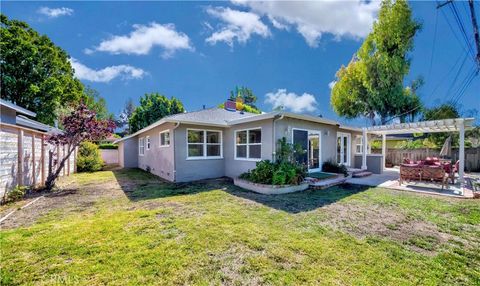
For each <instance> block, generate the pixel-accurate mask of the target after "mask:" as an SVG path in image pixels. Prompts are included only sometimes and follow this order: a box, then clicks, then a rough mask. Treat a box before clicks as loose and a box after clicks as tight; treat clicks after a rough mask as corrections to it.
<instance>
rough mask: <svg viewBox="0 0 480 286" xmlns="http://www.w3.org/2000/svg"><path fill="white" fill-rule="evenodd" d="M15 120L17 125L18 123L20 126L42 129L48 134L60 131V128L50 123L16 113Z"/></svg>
mask: <svg viewBox="0 0 480 286" xmlns="http://www.w3.org/2000/svg"><path fill="white" fill-rule="evenodd" d="M16 122H17V125H20V126H23V127H28V128H31V129H36V130H39V131H44V132H47V133H49V134H57V133H61V132H62V130H60V129H58V128H55V127H52V126H50V125H46V124H43V123H41V122H38V121H35V120H33V119H30V118H27V117H25V116H23V115H17V117H16Z"/></svg>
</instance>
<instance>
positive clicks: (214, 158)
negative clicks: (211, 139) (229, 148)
mask: <svg viewBox="0 0 480 286" xmlns="http://www.w3.org/2000/svg"><path fill="white" fill-rule="evenodd" d="M190 130H192V131H202V132H203V143H188V131H190ZM207 131H210V132H217V133H220V143H207ZM185 142H186V147H187V159H186V160H217V159H223V131H222V130H214V129H196V128H187V131H186V133H185ZM188 144H196V145H203V156H193V157H190V156H188ZM209 144H210V145H220V156H207V146H208V145H209Z"/></svg>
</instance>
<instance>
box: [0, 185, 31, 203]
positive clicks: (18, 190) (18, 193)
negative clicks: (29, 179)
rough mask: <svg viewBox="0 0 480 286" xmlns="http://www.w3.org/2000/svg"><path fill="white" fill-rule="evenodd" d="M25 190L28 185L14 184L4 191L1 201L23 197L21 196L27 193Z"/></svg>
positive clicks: (9, 201) (6, 201)
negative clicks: (13, 186)
mask: <svg viewBox="0 0 480 286" xmlns="http://www.w3.org/2000/svg"><path fill="white" fill-rule="evenodd" d="M27 190H28V187H26V186H16V187H15V188H13V189H12V190H10V191H7V192H6V193H5V196H4V198H3V203H12V202H16V201H19V200H21V199H23V197H25V194H26V193H27Z"/></svg>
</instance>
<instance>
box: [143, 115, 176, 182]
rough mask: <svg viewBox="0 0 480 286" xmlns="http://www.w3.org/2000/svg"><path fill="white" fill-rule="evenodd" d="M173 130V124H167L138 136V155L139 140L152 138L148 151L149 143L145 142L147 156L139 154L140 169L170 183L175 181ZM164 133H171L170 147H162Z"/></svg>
mask: <svg viewBox="0 0 480 286" xmlns="http://www.w3.org/2000/svg"><path fill="white" fill-rule="evenodd" d="M173 128H174V124H173V123H165V124H162V125H159V126H157V127H155V128H153V129H150V130H148V131H146V132H143V133H141V134H139V135H138V136H136V138H137V139H136V140H137V149H136V151H137V154H138V141H139V139H140V138H144V139H145V140H146V138H147V136H148V137H149V138H150V149H147V142H146V141H145V154H144V155H140V154H138V167H139V168H140V169H143V170H150V172H151V173H152V174H154V175H157V176H159V177H160V178H163V179H165V180H168V181H173V180H174V179H175V177H174V176H175V165H174V144H175V143H174V140H172V136H171V135H172V130H173ZM162 131H169V132H170V145H169V146H168V147H167V146H162V147H160V132H162Z"/></svg>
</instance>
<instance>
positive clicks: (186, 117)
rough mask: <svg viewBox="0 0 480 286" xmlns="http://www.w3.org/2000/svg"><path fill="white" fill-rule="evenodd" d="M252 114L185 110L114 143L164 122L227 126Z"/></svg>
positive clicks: (213, 109) (217, 108)
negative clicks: (230, 122)
mask: <svg viewBox="0 0 480 286" xmlns="http://www.w3.org/2000/svg"><path fill="white" fill-rule="evenodd" d="M254 116H259V114H255V113H249V112H241V111H228V110H225V109H223V108H219V107H214V108H208V109H202V110H198V111H192V112H185V113H179V114H174V115H170V116H165V117H163V118H162V119H160V120H158V121H157V122H155V123H152V124H150V125H149V126H147V127H145V128H143V129H141V130H139V131H137V132H135V133H133V134H131V135H128V136H126V137H123V138H121V139H118V140H116V141H115V142H114V143H118V142H120V141H123V140H125V139H128V138H131V137H134V136H136V135H138V134H140V133H142V132H145V131H147V130H150V129H152V128H154V127H156V126H158V125H160V124H163V123H165V122H180V123H183V124H198V125H213V126H219V127H223V126H225V127H226V126H228V122H229V121H232V120H237V119H243V118H250V117H254Z"/></svg>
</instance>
